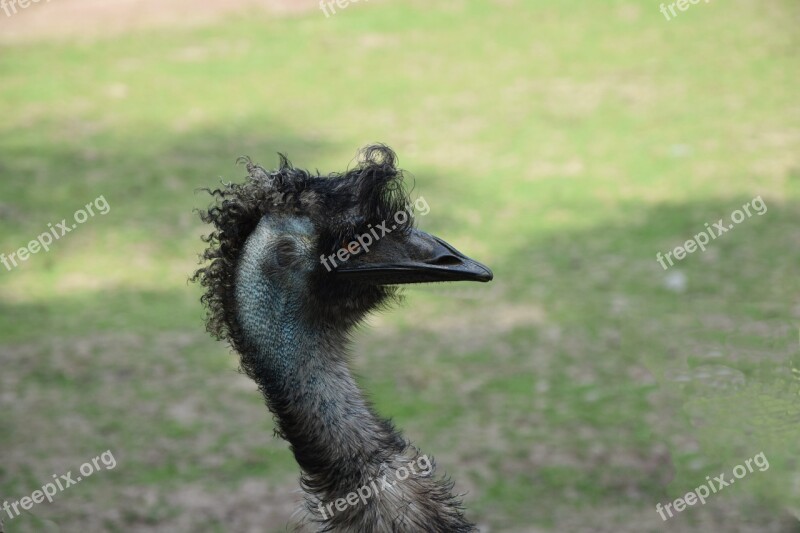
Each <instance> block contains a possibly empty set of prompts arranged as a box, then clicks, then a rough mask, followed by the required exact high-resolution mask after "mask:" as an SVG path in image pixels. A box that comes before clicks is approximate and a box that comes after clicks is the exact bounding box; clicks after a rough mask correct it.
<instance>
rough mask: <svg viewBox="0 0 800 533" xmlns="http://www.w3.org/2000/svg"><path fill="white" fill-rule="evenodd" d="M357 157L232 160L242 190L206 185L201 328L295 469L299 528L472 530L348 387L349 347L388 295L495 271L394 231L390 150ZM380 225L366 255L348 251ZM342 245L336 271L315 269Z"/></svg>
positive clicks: (395, 176)
mask: <svg viewBox="0 0 800 533" xmlns="http://www.w3.org/2000/svg"><path fill="white" fill-rule="evenodd" d="M360 155H361V157H360V158H359V162H358V164H357V165H356V166H355V167H354V168H352V169H350V170H348V171H346V172H344V173H334V174H330V175H328V176H321V175H320V174H319V172H317V173H316V174H311V173H309V172H308V171H305V170H301V169H297V168H294V167H293V166H292V165H291V163H290V162H289V161H288V160H287V159H286V157H285V156H284V155H282V154H280V168H278V169H277V170H274V171H270V172H268V171H266V170H265V169H264V168H262V167H260V166H258V165H256V164H254V163H252V162H251V161H250V160H249V158H240V159H243V161H244V162H245V163H246V167H247V171H248V174H249V177H248V179H247V180H246V181H245V182H244V183H241V184H236V183H231V184H224V183H223V186H222V187H221V188H217V189H215V190H209V189H206V191H207V192H209V193H210V194H211V195H212V196H213V197H214V199H215V201H214V203H213V204H212V205H211V206H210V207H209V209H208V210H206V211H201V212H200V217H201V219H202V220H203V221H204V222H206V223H209V224H211V225H212V226H213V229H212V231H211V233H210V234H209V235H207V236H205V237H204V239H203V240H204V242H206V243H208V248H207V249H206V250H205V252H204V253H203V254H202V255H201V267H202V268H200V269H199V270H197V271H196V272H195V274H194V276H193V278H192V280H193V281H198V282H199V283H200V284H201V285H202V286H203V287H204V288H205V293H204V295H203V296H202V298H201V301H202V302H203V304H204V305H205V306H206V307H207V321H206V328H207V330H208V331H209V332H210V333H211V334H212V335H213V336H215V337H216V338H217V339H219V340H224V341H227V342H228V343H229V344H230V345H231V346H232V348H233V349H234V350H235V351H236V352H238V354H239V356H240V358H241V370H242V371H243V372H244V373H245V374H246V375H247V376H249V377H250V378H251V379H253V380H254V381H255V382H256V383H257V384H258V387H259V390H260V392H261V393H262V394H263V396H264V398H265V400H266V404H267V406H268V407H269V409H270V411H271V412H272V413H273V415H274V417H275V422H276V434H277V435H278V436H279V437H281V438H283V439H284V440H286V441H288V443H289V445H290V449H291V451H292V452H293V454H294V457H295V459H296V461H297V463H298V465H299V466H300V469H301V471H302V475H301V478H300V483H301V486H302V488H303V489H304V492H305V505H304V508H305V511H306V512H305V513H303V517H302V519H301V520H300V521H299V523H298V524H297V525H296V530H301V529H303V528H312V527H313V528H316V530H317V531H326V532H328V531H330V532H344V531H347V532H420V531H430V532H456V533H461V532H473V531H476V528H475V526H474V525H473V524H472V523H470V522H469V521H467V519H466V518H465V517H464V514H463V509H462V506H461V501H460V500H459V499H458V497H457V496H456V495H454V494H453V493H452V488H453V483H452V481H450V480H448V479H441V478H440V477H437V476H436V475H435V474H434V470H435V463H434V462H433V461H432V460H429V459H428V457H427V456H426V455H423V454H421V452H420V450H418V449H417V448H415V447H414V446H413V445H412V444H411V443H410V442H409V441H407V440H406V439H405V438H404V437H403V435H402V434H401V433H400V432H399V431H398V430H396V429H395V428H394V427H393V425H392V423H391V422H389V421H388V420H385V419H383V418H380V417H379V416H378V415H377V414H376V413H375V411H374V410H373V408H372V406H371V405H370V403H369V401H368V400H367V399H366V398H365V396H364V395H363V394H362V392H361V391H360V390H359V387H358V386H357V384H356V381H355V379H354V378H353V376H352V374H351V372H350V370H349V368H348V348H347V347H348V344H349V337H350V335H351V333H352V331H353V329H354V327H355V326H356V325H358V324H359V323H360V322H361V321H362V320H363V319H364V318H365V316H366V315H367V314H368V313H369V312H370V311H373V310H377V309H382V308H385V307H386V306H387V305H388V304H390V303H392V302H393V301H396V300H398V298H399V292H398V285H401V284H407V283H421V282H439V281H458V280H469V281H482V282H486V281H489V280H491V279H492V272H491V271H490V270H489V269H488V268H487V267H486V266H484V265H482V264H480V263H478V262H477V261H474V260H473V259H470V258H468V257H466V256H465V255H464V254H462V253H460V252H459V251H458V250H456V249H455V248H454V247H452V246H451V245H449V244H447V243H446V242H445V241H443V240H442V239H439V238H438V237H435V236H433V235H430V234H428V233H425V232H423V231H420V230H419V229H417V228H416V227H415V226H414V220H413V216H409V217H405V218H406V219H405V221H404V222H402V223H398V222H399V219H400V218H403V217H398V216H395V215H396V213H398V212H400V211H404V210H405V211H408V206H409V197H408V194H407V192H406V191H405V188H404V185H403V172H402V171H401V170H400V169H398V167H397V165H396V162H397V161H396V156H395V153H394V152H393V151H392V150H391V149H390V148H389V147H387V146H385V145H370V146H367V147H365V148H364V149H362V151H361V153H360ZM386 222H389V223H390V224H391V227H390V228H389V227H387V226H386V225H385V223H386ZM379 226H383V227H384V228H386V231H385V234H383V235H380V238H379V239H377V240H374V241H373V242H372V243H371V246H369V247H368V248H369V249H368V250H366V249H365V247H360V246H353V243H354V241H357V238H358V236H362V235H365V234H367V233H371V232H372V230H373V229H374V228H377V227H379ZM372 234H373V235H375V233H372ZM343 248H344V249H346V250H347V255H346V257H348V259H347V260H346V261H337V262H336V268H330V266H328V267H327V268H326V266H324V265H323V264H322V263H323V260H324V259H325V258H328V257H331V256H332V255H333V254H337V253H338V252H339V251H340V250H341V249H343ZM343 256H344V254H343ZM334 257H338V256H335V255H334ZM415 465H416V468H415ZM366 487H369V490H367V489H366ZM367 492H369V496H368V497H367V496H366V493H367Z"/></svg>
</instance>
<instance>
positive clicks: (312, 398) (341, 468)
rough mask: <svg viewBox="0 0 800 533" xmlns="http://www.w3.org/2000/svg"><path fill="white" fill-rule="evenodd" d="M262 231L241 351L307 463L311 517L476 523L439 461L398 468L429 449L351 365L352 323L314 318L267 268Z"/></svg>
mask: <svg viewBox="0 0 800 533" xmlns="http://www.w3.org/2000/svg"><path fill="white" fill-rule="evenodd" d="M260 231H261V229H260V227H259V228H256V230H255V232H254V234H253V235H252V236H251V238H250V239H249V240H248V243H247V245H246V247H245V249H244V252H243V255H242V258H241V260H240V262H239V266H238V272H237V276H236V301H237V315H238V320H239V324H240V328H241V335H242V339H241V340H240V342H239V351H240V355H241V359H242V368H243V369H244V370H245V372H246V373H247V374H248V375H249V376H250V377H251V378H252V379H253V380H255V381H256V383H257V384H258V385H259V388H260V390H261V391H262V393H263V394H264V396H265V398H266V401H267V405H268V406H269V408H270V410H271V411H272V412H273V414H274V415H275V418H276V422H277V426H278V433H279V434H280V436H281V437H282V438H284V439H285V440H287V441H288V442H289V443H290V445H291V450H292V452H293V453H294V456H295V459H296V460H297V462H298V464H299V465H300V467H301V469H302V470H303V477H302V479H301V482H302V485H303V487H304V489H305V490H306V491H307V493H308V495H309V497H308V498H307V507H308V511H309V520H310V521H312V522H316V523H318V524H321V530H323V531H365V532H368V531H376V532H377V531H423V530H430V529H428V528H430V527H431V525H432V524H433V525H436V524H438V525H439V527H438V528H435V529H433V530H435V531H454V532H467V531H474V529H472V526H471V524H469V523H468V522H466V521H465V520H464V519H463V516H462V514H461V510H460V502H458V501H457V500H456V499H454V498H453V496H452V494H451V487H452V484H451V483H449V482H444V481H436V480H435V479H434V478H433V469H434V465H433V462H432V461H430V462H429V463H428V464H429V466H430V468H429V469H428V470H427V471H420V472H416V473H415V474H414V475H411V474H410V472H409V471H408V470H407V469H406V470H405V472H406V473H407V474H408V476H407V477H406V479H404V480H401V479H400V477H399V476H398V475H397V474H398V473H400V472H401V471H402V470H401V469H405V468H406V467H407V466H408V465H409V464H412V463H414V461H420V457H424V456H420V455H419V452H418V451H417V450H416V449H414V448H413V447H412V446H410V445H409V443H408V442H406V441H405V439H404V438H403V437H402V436H401V434H400V433H399V432H397V431H396V430H395V429H394V428H393V427H392V425H391V423H390V422H388V421H386V420H383V419H381V418H380V417H378V416H377V415H376V414H375V413H374V411H373V410H372V409H371V407H370V405H369V404H368V402H367V401H366V400H365V398H364V396H363V394H362V393H361V391H360V390H359V388H358V386H357V384H356V382H355V380H354V379H353V377H352V375H351V373H350V371H349V369H348V365H347V358H346V343H347V332H346V331H337V330H336V328H334V327H333V326H332V325H326V324H320V323H316V324H315V323H313V322H312V321H311V320H310V319H309V317H308V310H307V309H306V308H305V306H304V302H303V297H302V295H298V294H292V293H291V291H286V290H285V289H284V288H282V287H279V286H277V284H276V282H275V281H273V280H271V279H269V278H268V277H267V276H266V275H265V273H264V271H263V268H262V267H261V265H262V260H263V257H261V255H260V254H261V253H263V252H262V250H264V249H265V247H264V246H263V243H262V242H260V239H262V238H266V237H265V236H264V235H261V234H260V233H259V232H260ZM425 459H426V461H427V457H425ZM412 469H413V468H412ZM381 478H382V479H383V480H384V481H383V486H387V487H388V486H391V489H387V490H386V491H383V492H381V493H380V494H375V495H374V497H372V498H370V499H365V500H362V501H360V502H358V504H357V505H347V506H346V507H345V508H344V510H340V509H341V507H334V506H333V502H337V503H338V501H339V499H340V498H346V497H347V496H348V495H350V494H351V493H354V492H356V491H357V490H359V489H360V488H363V487H365V486H369V485H370V484H373V486H375V485H374V483H375V482H376V480H379V479H381ZM387 479H388V483H387Z"/></svg>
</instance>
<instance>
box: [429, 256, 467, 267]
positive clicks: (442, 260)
mask: <svg viewBox="0 0 800 533" xmlns="http://www.w3.org/2000/svg"><path fill="white" fill-rule="evenodd" d="M461 262H462V261H461V260H460V259H459V258H458V257H456V256H454V255H450V254H445V255H440V256H438V257H435V258H433V259H431V260H430V261H428V264H430V265H438V266H455V265H460V264H461Z"/></svg>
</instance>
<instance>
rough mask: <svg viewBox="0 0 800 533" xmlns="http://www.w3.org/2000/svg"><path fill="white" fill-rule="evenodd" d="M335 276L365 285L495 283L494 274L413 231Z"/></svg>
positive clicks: (387, 242)
mask: <svg viewBox="0 0 800 533" xmlns="http://www.w3.org/2000/svg"><path fill="white" fill-rule="evenodd" d="M334 273H335V275H336V276H338V277H342V278H347V279H352V280H353V281H361V282H365V283H373V284H378V285H397V284H404V283H427V282H435V281H482V282H486V281H491V279H492V278H493V277H494V276H493V274H492V271H491V270H489V268H488V267H486V266H485V265H482V264H481V263H479V262H477V261H475V260H474V259H470V258H469V257H467V256H465V255H464V254H462V253H461V252H459V251H458V250H456V249H455V248H453V247H452V246H451V245H449V244H448V243H446V242H445V241H443V240H442V239H440V238H438V237H436V236H434V235H430V234H428V233H425V232H424V231H420V230H417V229H412V230H410V232H409V233H408V234H405V235H403V236H402V237H399V238H398V237H396V236H392V235H390V236H387V237H384V238H383V239H381V240H380V241H378V242H377V243H375V245H374V246H373V247H372V248H371V249H370V250H366V251H361V253H360V254H359V255H357V256H354V257H351V258H349V259H348V260H347V261H346V262H343V263H341V264H340V265H339V266H338V267H337V268H336V270H335V271H334Z"/></svg>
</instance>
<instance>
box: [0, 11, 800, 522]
mask: <svg viewBox="0 0 800 533" xmlns="http://www.w3.org/2000/svg"><path fill="white" fill-rule="evenodd" d="M798 14H799V12H798V8H797V6H796V5H795V4H794V3H793V2H790V1H788V0H785V1H783V0H781V1H776V2H772V3H768V4H764V3H759V2H755V1H752V0H749V1H745V0H733V1H731V2H727V3H711V4H698V5H697V6H694V7H693V9H691V10H689V11H687V12H686V13H682V14H681V15H680V16H679V17H677V18H675V19H674V20H672V21H670V22H667V21H665V20H664V18H663V16H662V15H661V14H660V13H659V12H658V9H657V6H656V5H655V4H654V5H651V6H644V5H641V4H639V3H634V2H630V1H622V0H605V1H603V2H594V3H586V2H579V1H578V0H564V1H561V2H558V3H552V2H524V3H523V2H519V1H516V2H515V1H509V2H442V3H435V4H430V3H423V2H421V1H406V2H401V1H392V2H385V3H377V4H363V5H354V6H351V7H350V8H348V9H347V10H345V11H343V12H341V13H338V14H337V15H336V16H334V17H331V18H329V19H326V18H325V17H324V16H322V14H321V13H318V12H309V13H307V14H303V15H299V16H293V17H289V18H283V19H275V18H272V19H267V18H266V17H265V16H263V15H260V14H257V13H251V14H248V15H247V16H244V15H240V16H233V17H230V18H226V19H224V20H220V21H219V22H217V23H215V24H214V25H212V26H208V27H203V28H196V29H176V30H170V31H166V30H150V31H140V32H136V33H131V34H126V35H122V36H120V37H118V38H114V39H81V40H61V41H59V40H54V41H42V42H38V43H31V44H24V45H23V44H6V45H3V46H2V48H0V79H1V80H2V82H0V116H2V117H3V120H2V122H0V174H2V176H3V177H4V179H2V180H0V230H1V231H0V251H2V252H5V253H6V254H7V255H8V254H10V253H11V252H12V251H14V250H16V249H18V248H19V247H20V246H24V245H25V244H26V243H27V242H28V241H29V240H31V239H33V238H35V237H36V236H37V235H38V234H40V233H42V232H43V231H46V230H47V223H49V222H51V223H54V224H55V223H56V222H58V221H60V220H61V219H63V218H68V219H69V218H71V217H72V213H73V212H74V211H75V210H76V209H79V208H81V207H83V206H84V205H85V204H86V203H88V202H90V201H92V200H93V199H95V198H96V197H98V196H100V195H103V196H104V197H105V198H106V199H107V201H108V203H109V204H110V206H111V210H110V211H109V212H108V214H106V215H103V216H96V217H94V218H90V219H89V220H88V221H87V222H86V223H85V224H82V225H80V226H79V227H78V228H76V229H75V230H74V231H73V232H71V233H70V234H69V235H65V236H64V237H63V239H60V240H57V241H56V242H55V243H54V244H53V246H52V250H51V251H50V252H49V253H46V254H43V253H39V254H37V255H34V256H32V257H31V258H30V259H29V260H28V261H27V262H25V263H23V264H22V265H21V266H20V267H18V268H15V269H14V270H12V271H6V270H5V269H4V268H2V267H0V311H2V316H3V319H2V320H1V321H0V407H2V409H0V450H2V451H1V452H0V498H2V499H3V500H4V499H9V500H17V499H19V498H21V497H22V496H24V495H26V494H30V493H31V492H32V491H33V490H35V489H36V488H38V487H39V486H41V485H42V484H43V483H45V482H47V481H48V480H49V479H50V477H51V475H52V474H54V473H64V472H66V471H69V470H76V469H77V467H78V466H79V465H80V464H81V463H82V462H84V461H85V460H87V459H89V458H91V457H94V456H95V455H98V454H99V453H101V452H102V451H105V450H107V449H110V450H112V451H113V452H114V454H115V456H116V458H117V460H118V467H117V468H116V469H115V470H113V471H108V472H103V473H98V474H96V475H95V477H93V478H92V479H91V481H88V480H87V481H86V482H83V483H81V484H79V485H77V486H75V487H72V488H70V490H69V491H68V492H65V493H63V494H60V495H59V496H58V497H57V499H56V501H55V502H54V503H53V504H51V505H39V506H36V507H34V508H33V509H32V510H31V511H30V512H27V513H25V514H24V515H23V516H21V517H19V518H15V519H14V520H10V521H9V520H6V527H7V529H8V530H9V531H40V530H43V529H44V528H50V529H52V530H57V529H55V528H57V527H60V528H62V529H63V530H73V529H80V528H83V529H94V530H108V531H130V530H137V531H145V530H165V529H172V530H197V528H198V527H200V528H202V529H203V530H206V529H207V530H211V531H215V530H218V531H238V530H247V528H248V527H260V529H259V530H263V528H264V527H269V528H270V531H273V530H274V531H278V530H282V528H283V527H284V525H285V524H286V522H287V521H288V519H289V517H290V515H291V512H292V508H293V502H294V501H296V500H297V494H295V493H294V492H293V491H295V490H296V479H295V478H296V476H297V470H296V465H295V464H294V461H293V459H292V457H291V454H290V453H289V452H288V450H287V448H286V446H285V445H284V444H283V443H282V442H280V441H278V440H276V439H274V438H272V436H271V421H270V417H269V416H268V414H267V413H266V411H265V409H264V407H263V404H262V401H261V399H260V398H259V396H258V395H257V393H256V391H255V387H254V385H252V384H251V383H249V382H248V381H247V380H246V379H244V378H243V377H241V376H238V375H237V374H236V373H235V368H236V360H235V357H234V356H232V355H230V354H229V353H227V351H226V349H225V347H224V346H222V345H220V344H218V343H215V342H213V341H212V340H211V339H208V338H206V336H205V335H204V333H203V331H202V316H203V310H202V309H201V308H200V306H199V305H198V302H197V300H198V297H199V292H198V289H197V288H196V287H193V286H190V285H187V283H186V279H187V277H188V275H189V274H190V272H191V271H192V269H193V268H195V258H196V256H197V253H198V252H199V251H200V250H201V248H202V243H201V242H200V240H199V235H200V234H201V233H204V232H205V228H203V227H202V225H201V224H200V222H199V221H198V220H197V218H196V216H195V215H194V214H193V212H192V210H193V209H194V208H197V207H204V206H206V205H207V203H208V199H207V197H205V196H204V195H203V194H200V193H198V192H197V189H198V188H199V187H203V186H210V185H213V184H214V183H216V182H217V181H218V179H219V178H220V177H222V178H224V179H225V180H231V179H241V178H242V176H243V175H244V171H243V169H242V168H237V167H234V166H233V161H234V159H235V158H236V156H238V155H240V154H248V155H250V156H252V157H253V158H254V159H255V160H256V161H259V162H261V163H262V164H264V165H265V166H272V165H274V164H275V162H276V160H277V159H276V156H275V153H276V152H277V151H282V152H286V153H288V154H289V156H290V157H291V158H292V160H293V161H294V162H295V163H296V164H297V165H299V166H303V167H311V168H319V169H321V170H322V171H328V170H341V169H343V168H344V167H345V166H346V165H347V164H348V163H349V162H350V161H351V160H352V158H353V156H354V153H355V149H356V148H357V147H359V146H362V145H364V144H366V143H368V142H371V141H376V140H378V141H384V142H387V143H388V144H390V145H391V146H393V147H394V148H395V149H396V150H397V151H398V153H399V155H400V158H401V163H402V165H403V166H404V167H405V168H408V169H409V170H411V171H412V178H413V180H414V183H415V194H421V195H424V197H425V199H426V201H427V202H428V203H429V204H430V206H431V211H430V214H429V215H427V216H426V217H424V218H422V219H421V224H422V226H423V228H424V229H426V230H429V231H431V232H433V233H436V234H439V235H441V236H443V237H444V238H446V239H447V240H448V241H450V242H452V243H454V244H455V245H456V246H458V247H459V248H460V249H462V250H464V251H466V252H467V253H468V254H470V255H472V256H474V257H476V258H478V259H479V260H481V261H483V262H485V263H487V264H489V265H490V266H491V267H492V268H493V270H494V271H495V281H494V282H493V283H492V285H489V286H480V287H471V286H470V287H447V288H440V287H412V288H409V289H408V290H407V295H408V297H407V305H406V306H404V307H403V308H400V309H398V310H395V311H393V312H391V313H388V314H383V315H380V316H379V317H376V318H375V319H373V320H372V322H371V327H370V328H367V329H365V330H364V331H363V332H362V333H360V334H359V336H358V339H357V350H356V352H357V354H358V355H357V357H356V359H355V361H354V365H355V367H356V370H357V372H358V373H359V375H360V376H361V381H362V384H363V385H364V387H365V388H366V389H367V390H369V391H370V392H371V395H372V397H373V399H374V401H375V403H376V405H377V407H378V409H379V410H380V412H381V413H383V414H385V415H387V416H391V417H393V419H394V420H395V422H396V423H397V424H398V425H399V426H400V427H402V428H404V430H405V431H406V434H407V435H408V436H409V437H411V438H412V439H413V440H414V441H415V442H416V443H417V444H418V445H419V446H421V447H422V449H423V450H424V451H426V452H428V453H432V454H434V455H436V457H437V460H438V462H439V463H440V464H441V465H442V466H443V467H444V468H445V469H446V470H447V472H448V473H449V474H451V475H452V476H453V477H454V479H456V481H457V488H458V489H460V490H464V491H469V494H468V495H467V496H466V498H465V499H466V505H467V507H468V509H469V515H470V516H471V517H472V518H473V519H474V520H476V521H477V522H479V523H480V524H481V526H482V528H484V529H485V530H487V531H542V530H549V529H552V530H554V531H661V530H664V529H665V528H668V530H670V531H693V530H703V529H709V528H710V527H714V528H716V530H726V531H764V530H767V528H772V529H771V530H774V531H796V530H797V529H796V528H797V526H796V525H792V521H791V519H789V518H788V515H787V514H786V511H785V509H786V507H788V506H797V505H798V501H799V500H800V477H798V476H799V475H800V474H798V464H797V461H796V442H797V441H798V437H800V429H798V425H797V422H798V420H799V419H798V412H797V396H798V394H800V380H798V379H797V375H798V372H795V373H794V374H793V372H792V369H793V368H798V367H800V356H799V355H798V344H797V343H798V329H797V328H798V322H800V300H798V294H800V292H799V291H798V289H800V285H798V281H797V276H796V268H797V265H798V260H800V246H798V244H800V240H799V239H798V232H797V227H798V223H799V222H800V207H799V206H800V204H799V203H798V202H799V201H800V159H799V158H798V153H800V150H799V149H800V135H799V134H798V119H800V106H799V105H798V100H797V96H796V87H797V86H798V81H800V80H799V79H798V68H797V67H798V58H797V45H798V38H797V33H796V30H795V28H796V27H797V21H798ZM758 195H761V196H762V197H763V199H764V201H765V203H766V205H767V207H768V211H767V212H766V213H765V214H764V215H763V216H754V217H753V218H751V219H748V220H746V221H744V222H743V223H742V224H740V225H738V226H736V228H735V229H734V230H732V231H730V232H729V233H727V234H725V235H724V236H723V237H721V238H720V239H719V240H715V241H713V242H712V243H711V244H710V245H709V247H708V250H707V251H706V252H703V253H699V252H696V253H694V254H692V255H690V256H688V257H687V258H686V259H684V260H683V261H681V262H680V263H679V264H677V265H676V266H674V267H672V268H671V269H670V270H669V271H666V272H665V271H663V270H662V269H661V267H660V266H659V265H658V263H657V262H656V260H655V256H656V252H662V253H664V252H666V251H668V250H671V249H672V248H674V247H675V246H677V245H680V244H682V243H683V242H684V241H685V240H686V239H689V238H690V237H691V236H692V235H694V234H696V233H698V232H699V231H701V230H702V229H703V228H704V224H705V223H706V222H708V223H713V222H715V221H716V220H718V219H719V218H726V219H727V217H729V215H730V213H731V212H732V211H733V210H735V209H737V208H739V207H741V206H742V205H743V204H744V203H746V202H749V201H750V200H751V199H752V198H754V197H756V196H758ZM676 276H677V277H676ZM682 280H683V281H682ZM670 287H673V288H670ZM458 291H461V292H458ZM723 369H724V370H723ZM761 451H764V452H765V454H766V456H767V457H768V458H769V460H770V468H769V470H767V471H765V472H755V473H753V474H751V475H749V476H748V477H747V478H745V479H747V481H746V482H745V481H744V480H742V481H741V483H740V484H738V485H736V486H733V487H730V488H728V489H725V491H724V492H723V493H722V494H717V495H714V496H712V498H710V499H709V501H708V503H707V504H706V505H705V506H703V507H694V508H690V509H688V510H686V511H684V512H683V513H681V514H680V515H678V516H677V517H676V518H673V519H671V520H670V521H669V522H667V523H666V524H665V523H663V522H662V521H661V520H660V519H659V518H658V515H657V514H656V513H655V504H656V503H657V502H662V503H663V502H667V501H670V500H672V499H674V498H677V497H679V496H682V495H683V494H685V493H686V492H688V491H690V490H692V489H693V488H694V487H696V486H697V485H699V484H701V483H703V482H704V480H705V476H707V475H717V474H718V473H719V472H723V471H724V472H730V471H731V469H732V468H733V467H734V466H735V465H737V464H739V463H741V462H743V461H744V460H745V459H748V458H750V457H752V456H753V455H755V454H757V453H758V452H761ZM87 524H88V527H87ZM264 524H267V525H268V526H264ZM792 528H794V529H792Z"/></svg>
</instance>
